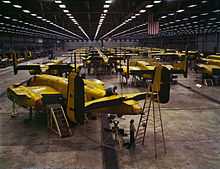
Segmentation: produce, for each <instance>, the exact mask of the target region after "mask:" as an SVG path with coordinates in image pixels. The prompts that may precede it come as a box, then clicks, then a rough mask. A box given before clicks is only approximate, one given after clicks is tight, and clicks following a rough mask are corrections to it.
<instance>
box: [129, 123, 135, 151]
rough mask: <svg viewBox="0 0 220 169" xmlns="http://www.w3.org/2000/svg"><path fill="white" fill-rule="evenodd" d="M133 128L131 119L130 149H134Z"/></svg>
mask: <svg viewBox="0 0 220 169" xmlns="http://www.w3.org/2000/svg"><path fill="white" fill-rule="evenodd" d="M135 131H136V129H135V126H134V120H133V119H131V121H130V146H129V147H130V148H134V147H135V138H134V134H135Z"/></svg>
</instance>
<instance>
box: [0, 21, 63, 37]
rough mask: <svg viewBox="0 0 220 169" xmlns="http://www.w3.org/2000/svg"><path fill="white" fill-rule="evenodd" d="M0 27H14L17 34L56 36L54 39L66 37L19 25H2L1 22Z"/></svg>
mask: <svg viewBox="0 0 220 169" xmlns="http://www.w3.org/2000/svg"><path fill="white" fill-rule="evenodd" d="M0 25H2V27H1V28H5V29H6V27H5V26H7V27H12V28H13V29H12V30H14V31H15V32H19V31H26V33H29V34H36V33H38V34H40V35H44V36H45V35H47V36H54V37H62V38H64V37H65V36H63V35H59V34H54V33H49V32H43V31H39V30H35V29H30V28H26V27H24V26H17V25H13V24H8V23H6V24H5V23H2V22H0ZM7 29H11V28H7Z"/></svg>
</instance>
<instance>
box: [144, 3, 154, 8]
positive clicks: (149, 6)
mask: <svg viewBox="0 0 220 169" xmlns="http://www.w3.org/2000/svg"><path fill="white" fill-rule="evenodd" d="M153 6H154V5H153V4H150V5H146V6H145V8H152V7H153Z"/></svg>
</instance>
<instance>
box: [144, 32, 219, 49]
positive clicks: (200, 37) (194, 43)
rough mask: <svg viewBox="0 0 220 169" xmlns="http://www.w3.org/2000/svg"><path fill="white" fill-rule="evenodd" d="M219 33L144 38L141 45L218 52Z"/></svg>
mask: <svg viewBox="0 0 220 169" xmlns="http://www.w3.org/2000/svg"><path fill="white" fill-rule="evenodd" d="M219 42H220V33H219V32H218V33H209V34H197V35H184V36H183V35H182V36H171V37H157V38H145V39H142V40H140V45H141V46H147V47H158V48H172V49H180V50H187V49H188V50H199V51H200V52H220V43H219Z"/></svg>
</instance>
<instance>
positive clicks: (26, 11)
mask: <svg viewBox="0 0 220 169" xmlns="http://www.w3.org/2000/svg"><path fill="white" fill-rule="evenodd" d="M22 11H23V12H24V13H31V12H30V11H29V10H26V9H24V10H22Z"/></svg>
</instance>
